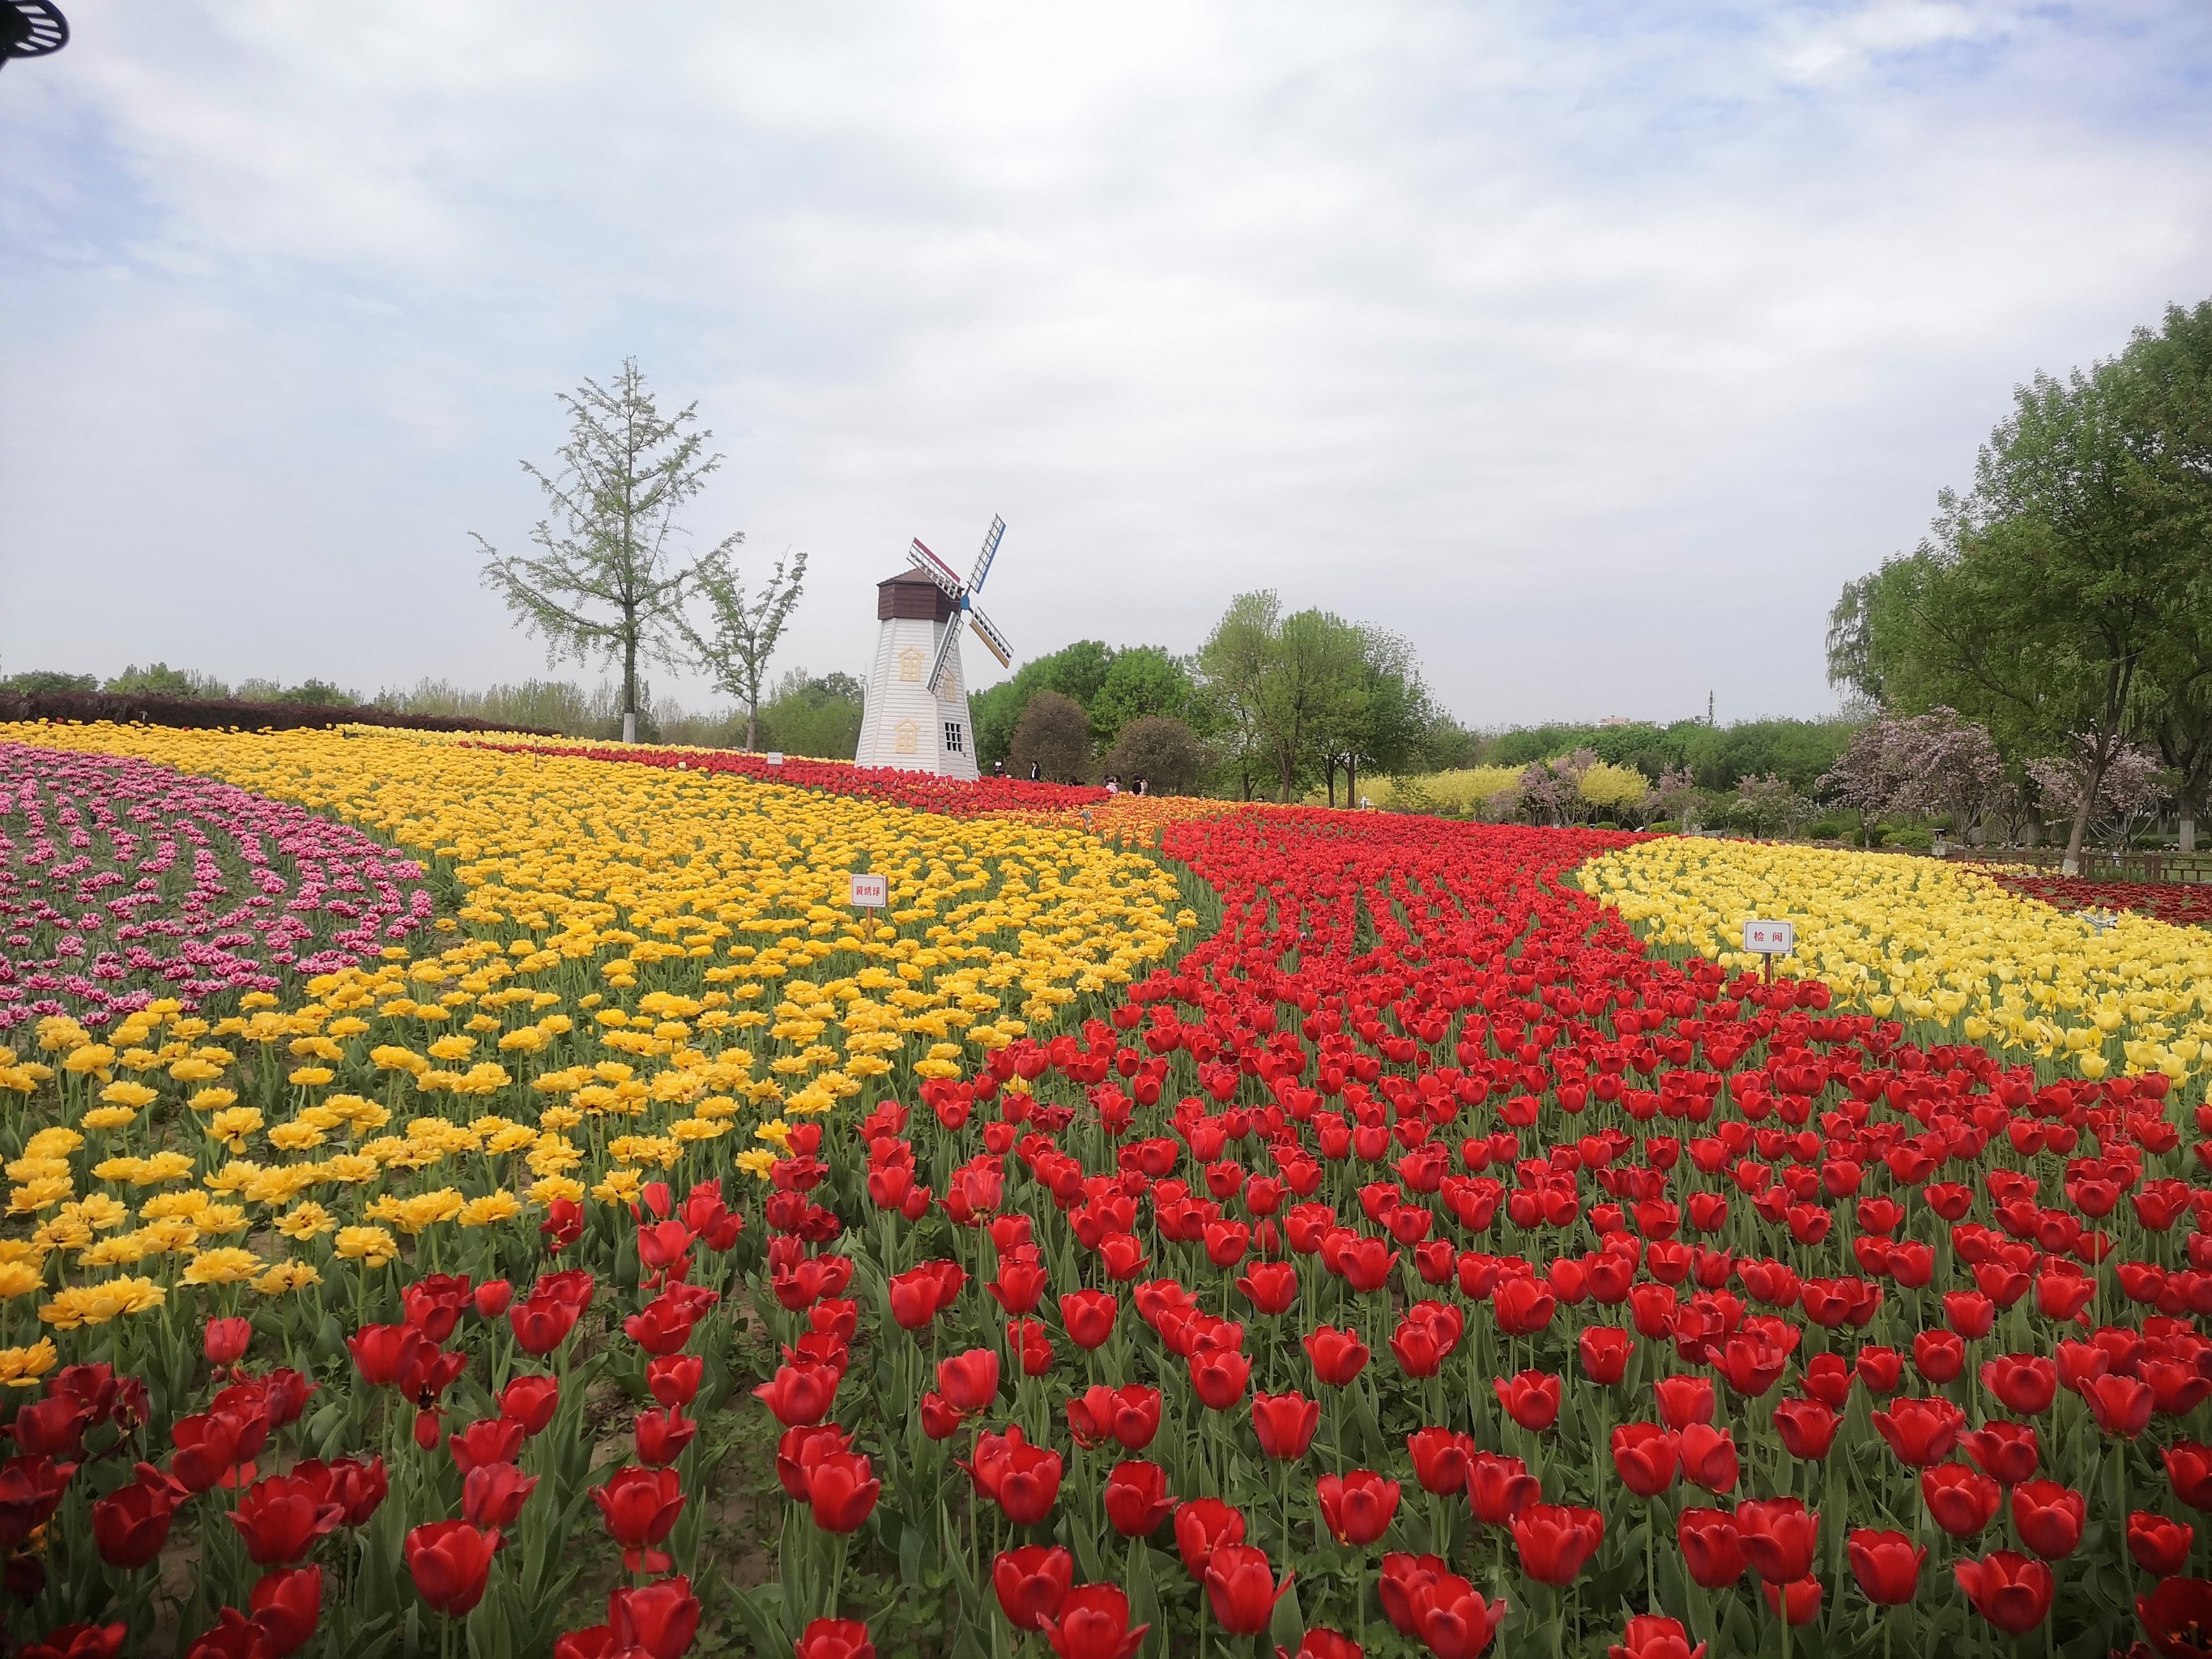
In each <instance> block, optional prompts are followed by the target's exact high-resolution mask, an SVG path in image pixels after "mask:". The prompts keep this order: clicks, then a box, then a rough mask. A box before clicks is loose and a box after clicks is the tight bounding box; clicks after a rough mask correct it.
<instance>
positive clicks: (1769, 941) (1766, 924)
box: [1743, 921, 1797, 957]
mask: <svg viewBox="0 0 2212 1659" xmlns="http://www.w3.org/2000/svg"><path fill="white" fill-rule="evenodd" d="M1796 946H1797V924H1796V922H1794V921H1747V922H1746V923H1744V925H1743V948H1744V949H1745V950H1747V951H1756V952H1757V953H1758V954H1759V955H1760V956H1763V957H1786V956H1788V955H1789V954H1790V951H1793V950H1795V949H1796Z"/></svg>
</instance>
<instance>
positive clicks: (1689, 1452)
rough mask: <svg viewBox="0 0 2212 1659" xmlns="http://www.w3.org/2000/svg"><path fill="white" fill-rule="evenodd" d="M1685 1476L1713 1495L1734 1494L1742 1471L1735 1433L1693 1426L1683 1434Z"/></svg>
mask: <svg viewBox="0 0 2212 1659" xmlns="http://www.w3.org/2000/svg"><path fill="white" fill-rule="evenodd" d="M1681 1449H1682V1474H1683V1475H1684V1477H1685V1478H1686V1479H1687V1480H1690V1481H1692V1482H1693V1483H1694V1484H1696V1485H1698V1486H1703V1487H1704V1488H1705V1490H1706V1491H1707V1492H1716V1493H1717V1492H1734V1491H1735V1483H1736V1476H1737V1474H1738V1473H1739V1472H1740V1471H1739V1468H1738V1463H1737V1458H1736V1449H1735V1430H1734V1429H1716V1428H1714V1427H1713V1426H1712V1425H1711V1424H1708V1423H1692V1424H1691V1425H1689V1426H1688V1427H1687V1428H1686V1429H1684V1430H1683V1431H1682V1433H1681Z"/></svg>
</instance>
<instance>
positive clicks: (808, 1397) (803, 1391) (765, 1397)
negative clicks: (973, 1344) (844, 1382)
mask: <svg viewBox="0 0 2212 1659" xmlns="http://www.w3.org/2000/svg"><path fill="white" fill-rule="evenodd" d="M978 1352H987V1350H980V1349H979V1350H978ZM990 1358H991V1370H992V1380H993V1383H994V1386H995V1384H996V1382H997V1376H998V1365H999V1357H998V1355H996V1354H992V1355H991V1357H990ZM945 1363H946V1364H951V1361H949V1360H948V1361H947V1362H945ZM939 1370H940V1372H941V1370H942V1367H940V1368H939ZM840 1380H841V1379H840V1378H839V1376H838V1374H837V1373H836V1371H835V1370H832V1369H830V1367H829V1366H827V1365H820V1364H808V1363H800V1364H784V1365H779V1366H777V1367H776V1369H775V1376H773V1377H771V1378H769V1380H768V1381H767V1382H765V1383H762V1384H761V1385H760V1386H759V1387H758V1388H757V1389H754V1390H753V1395H754V1397H755V1398H756V1399H757V1400H759V1401H762V1402H763V1404H765V1405H766V1406H767V1407H768V1408H769V1411H771V1412H772V1413H775V1420H776V1421H777V1422H779V1423H781V1424H782V1425H783V1426H784V1427H786V1428H787V1429H789V1428H798V1427H802V1426H806V1425H812V1424H816V1423H819V1422H820V1421H821V1420H822V1419H823V1418H825V1417H827V1416H828V1415H829V1406H830V1401H832V1400H833V1399H834V1398H835V1397H836V1393H837V1384H838V1383H839V1381H840Z"/></svg>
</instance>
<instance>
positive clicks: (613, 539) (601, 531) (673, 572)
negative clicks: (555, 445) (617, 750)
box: [471, 357, 744, 742]
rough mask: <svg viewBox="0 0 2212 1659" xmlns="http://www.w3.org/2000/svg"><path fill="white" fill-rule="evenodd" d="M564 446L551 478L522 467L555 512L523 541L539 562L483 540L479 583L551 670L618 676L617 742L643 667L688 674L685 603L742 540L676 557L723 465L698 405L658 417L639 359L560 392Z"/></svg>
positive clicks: (631, 735) (631, 731)
mask: <svg viewBox="0 0 2212 1659" xmlns="http://www.w3.org/2000/svg"><path fill="white" fill-rule="evenodd" d="M561 402H562V404H563V405H564V406H565V407H566V408H567V410H568V442H567V443H566V444H564V445H562V447H561V449H560V452H559V456H560V459H559V464H558V465H557V466H556V467H555V468H554V469H553V470H552V471H550V472H549V471H544V470H541V469H540V468H538V467H537V466H534V465H532V464H531V463H530V462H528V461H525V462H523V463H522V470H523V471H525V472H526V473H528V474H529V475H530V477H532V479H533V480H534V481H535V482H536V483H537V484H538V488H539V489H542V490H543V491H544V494H545V496H546V499H547V501H549V502H550V504H551V507H552V511H551V513H550V515H549V516H548V517H546V518H544V519H541V520H538V524H537V525H536V526H534V527H533V528H532V531H531V532H530V539H531V540H532V542H533V543H535V544H537V547H538V551H537V552H536V553H534V554H520V555H513V556H509V555H507V554H502V553H501V552H500V551H499V550H498V549H497V548H495V547H494V546H493V545H492V544H490V543H489V542H488V541H486V540H485V539H484V538H483V537H482V536H481V535H475V532H471V535H472V536H474V539H475V541H476V544H477V546H478V547H480V548H481V549H483V552H484V555H485V562H484V566H483V583H484V586H486V587H488V588H489V589H490V590H491V591H492V592H495V593H496V594H498V595H499V597H500V598H501V600H502V601H504V602H505V604H506V605H507V610H508V611H510V612H512V613H513V617H514V618H515V620H516V621H517V622H518V623H520V624H521V626H522V627H523V628H524V629H526V631H528V632H530V633H533V634H536V635H538V636H539V637H540V638H541V639H543V640H544V641H545V649H546V657H547V660H548V661H549V662H550V661H558V660H559V659H562V658H563V657H571V658H574V659H575V660H576V661H578V662H589V661H592V660H594V659H601V660H605V661H607V662H609V663H611V664H615V665H619V666H620V668H621V671H622V714H623V740H624V741H626V742H628V741H634V740H635V737H636V732H637V715H638V706H639V705H638V666H639V664H640V663H641V661H647V660H650V661H657V662H660V663H662V664H665V665H667V666H670V667H677V666H680V665H684V646H685V644H686V642H687V641H686V640H685V635H684V617H683V612H684V601H685V599H687V598H689V597H690V594H691V593H692V592H693V591H694V590H695V589H696V587H697V586H699V583H700V581H701V579H702V575H703V574H706V572H707V571H708V569H710V568H712V567H713V565H714V562H715V561H717V560H718V559H720V558H722V557H724V556H726V555H727V554H728V553H729V551H730V550H732V549H734V548H735V547H736V546H737V545H738V544H739V543H740V542H742V541H743V540H744V532H741V531H738V532H732V533H731V534H729V535H727V536H726V537H724V538H722V539H721V540H720V542H718V543H716V544H715V545H714V547H713V548H711V549H710V550H708V552H707V553H706V554H705V555H704V556H702V557H701V558H698V559H696V560H691V561H690V562H684V561H680V560H678V559H677V558H676V557H675V555H674V551H673V544H674V543H675V542H676V541H677V540H678V538H679V537H680V536H681V534H682V531H681V529H680V527H679V526H678V523H677V519H678V513H680V512H681V511H682V509H683V508H684V506H685V505H686V504H687V503H688V502H690V501H692V500H693V499H694V498H696V496H697V495H698V494H699V492H700V491H701V490H702V489H704V488H705V487H706V481H707V479H708V477H709V476H710V475H712V474H713V473H714V471H715V470H716V469H717V468H719V467H720V465H721V463H722V458H721V457H720V455H710V454H708V453H707V444H708V441H709V440H710V439H711V438H712V437H713V434H712V433H711V432H709V431H708V430H707V429H706V428H703V427H701V426H699V425H698V424H697V418H698V417H697V410H698V405H697V404H686V405H685V406H684V408H683V409H682V410H678V412H677V413H676V414H675V415H674V416H672V417H671V416H663V415H662V414H661V412H660V409H659V404H658V403H657V402H656V401H655V400H654V398H653V393H652V392H650V391H649V390H648V389H647V386H646V383H645V376H644V374H642V373H641V372H640V370H639V368H638V366H637V360H636V359H635V358H634V357H633V358H625V359H624V360H623V366H622V372H621V373H620V374H617V376H616V377H615V380H614V384H613V385H612V386H611V387H610V386H601V385H599V382H598V381H596V380H586V381H585V382H584V384H583V385H582V386H580V387H579V388H578V389H577V390H576V392H574V393H573V394H568V393H563V394H562V398H561Z"/></svg>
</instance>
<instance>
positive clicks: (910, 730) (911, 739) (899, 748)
mask: <svg viewBox="0 0 2212 1659" xmlns="http://www.w3.org/2000/svg"><path fill="white" fill-rule="evenodd" d="M891 736H892V738H893V743H892V747H893V748H894V750H896V752H898V753H899V754H902V755H911V754H913V753H915V750H917V749H918V748H919V747H920V746H921V726H919V725H917V724H916V723H915V722H914V721H913V720H901V721H900V722H899V723H898V724H897V725H896V726H893V727H891Z"/></svg>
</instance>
